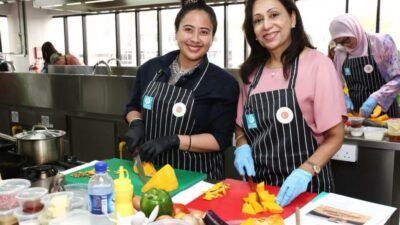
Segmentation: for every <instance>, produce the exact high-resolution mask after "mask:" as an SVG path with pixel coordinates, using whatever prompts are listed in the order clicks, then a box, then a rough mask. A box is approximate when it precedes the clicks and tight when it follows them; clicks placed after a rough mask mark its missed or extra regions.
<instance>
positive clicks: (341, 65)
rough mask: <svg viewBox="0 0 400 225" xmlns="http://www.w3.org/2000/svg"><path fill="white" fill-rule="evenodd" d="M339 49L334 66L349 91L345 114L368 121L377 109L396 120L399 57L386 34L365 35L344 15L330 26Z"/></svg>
mask: <svg viewBox="0 0 400 225" xmlns="http://www.w3.org/2000/svg"><path fill="white" fill-rule="evenodd" d="M329 31H330V32H331V36H332V40H333V41H335V42H336V44H337V45H338V46H337V47H336V50H335V58H334V62H335V65H336V69H337V71H338V72H339V73H340V74H342V77H343V78H344V80H345V81H346V84H347V87H348V88H349V96H346V107H347V110H348V111H349V112H350V111H353V110H354V111H356V112H358V111H359V110H358V109H359V108H361V112H362V114H363V116H364V117H369V116H370V114H371V112H372V111H373V109H374V108H375V106H376V105H380V106H381V107H382V111H384V112H387V113H388V114H389V116H390V117H399V112H398V109H397V105H396V104H393V103H396V102H395V101H394V100H395V98H396V95H398V94H400V57H399V55H398V53H397V47H396V44H395V43H394V41H393V39H392V37H390V36H389V35H388V34H368V33H365V31H364V29H363V28H362V26H361V24H360V22H359V21H358V20H357V18H356V17H354V16H352V15H349V14H343V15H340V16H337V17H336V18H334V19H333V20H332V22H331V24H330V26H329Z"/></svg>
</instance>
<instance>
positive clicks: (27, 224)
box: [14, 207, 40, 225]
mask: <svg viewBox="0 0 400 225" xmlns="http://www.w3.org/2000/svg"><path fill="white" fill-rule="evenodd" d="M39 214H40V212H37V213H24V212H23V209H22V207H19V208H17V209H16V210H14V216H15V217H16V218H17V220H18V224H19V225H40V223H39V219H38V216H39Z"/></svg>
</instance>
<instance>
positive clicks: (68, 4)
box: [66, 2, 82, 5]
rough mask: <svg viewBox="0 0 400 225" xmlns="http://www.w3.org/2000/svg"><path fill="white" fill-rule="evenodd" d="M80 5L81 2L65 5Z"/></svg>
mask: <svg viewBox="0 0 400 225" xmlns="http://www.w3.org/2000/svg"><path fill="white" fill-rule="evenodd" d="M80 4H82V3H81V2H71V3H67V4H66V5H80Z"/></svg>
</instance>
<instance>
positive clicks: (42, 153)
mask: <svg viewBox="0 0 400 225" xmlns="http://www.w3.org/2000/svg"><path fill="white" fill-rule="evenodd" d="M39 127H40V128H44V130H35V129H36V128H39ZM64 136H65V131H62V130H48V129H47V128H46V127H45V126H42V125H34V126H33V127H32V130H31V131H24V132H22V133H18V134H16V135H14V137H12V136H9V135H6V134H2V133H0V138H3V139H7V140H10V141H14V142H16V143H17V152H18V153H19V154H21V155H25V156H27V157H28V158H30V159H31V160H32V162H33V163H35V164H38V165H40V164H45V163H52V162H55V161H57V160H60V159H61V157H62V156H63V155H64Z"/></svg>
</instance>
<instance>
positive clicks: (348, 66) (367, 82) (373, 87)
mask: <svg viewBox="0 0 400 225" xmlns="http://www.w3.org/2000/svg"><path fill="white" fill-rule="evenodd" d="M342 73H343V74H344V79H345V80H346V84H347V87H348V88H349V95H350V98H351V100H352V101H353V104H354V110H355V111H356V112H358V109H359V108H360V107H361V106H362V104H363V103H364V102H365V101H366V100H367V98H368V97H369V96H370V95H371V94H372V93H374V92H375V91H377V90H379V89H380V88H381V87H382V86H383V85H384V84H385V83H386V82H385V80H384V79H383V78H382V76H381V73H380V72H379V69H378V66H377V65H376V62H375V60H374V57H373V56H372V55H371V50H370V46H369V41H368V55H367V56H362V57H356V58H351V59H349V54H347V57H346V59H345V60H344V62H343V67H342ZM395 102H396V101H394V103H395ZM387 114H388V115H389V116H390V117H398V115H399V114H398V110H397V105H396V104H392V105H391V106H390V108H389V110H388V111H387Z"/></svg>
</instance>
